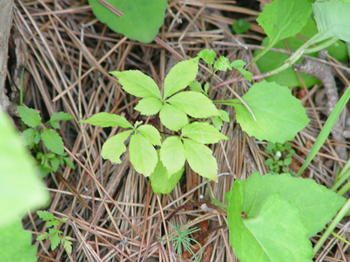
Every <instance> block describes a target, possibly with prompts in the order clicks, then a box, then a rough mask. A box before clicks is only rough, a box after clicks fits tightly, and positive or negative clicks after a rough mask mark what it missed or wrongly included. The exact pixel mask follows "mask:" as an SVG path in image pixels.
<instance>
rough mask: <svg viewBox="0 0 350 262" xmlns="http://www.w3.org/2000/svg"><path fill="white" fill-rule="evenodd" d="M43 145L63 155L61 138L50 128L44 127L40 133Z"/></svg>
mask: <svg viewBox="0 0 350 262" xmlns="http://www.w3.org/2000/svg"><path fill="white" fill-rule="evenodd" d="M41 138H42V140H43V142H44V144H45V146H46V147H47V148H48V149H50V150H51V151H52V152H54V153H55V154H57V155H63V152H64V151H63V141H62V138H61V137H60V136H59V135H58V134H57V133H56V132H55V131H54V130H52V129H46V130H44V131H43V133H42V134H41Z"/></svg>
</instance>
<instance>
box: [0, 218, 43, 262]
mask: <svg viewBox="0 0 350 262" xmlns="http://www.w3.org/2000/svg"><path fill="white" fill-rule="evenodd" d="M0 235H1V238H0V261H4V262H5V261H6V262H7V261H9V262H10V261H16V262H17V261H18V262H22V261H23V262H36V261H37V257H36V246H31V244H30V243H31V235H32V234H31V233H30V231H26V230H24V229H23V226H22V223H21V219H20V218H19V217H16V218H13V219H12V221H11V223H10V224H8V225H7V226H1V227H0Z"/></svg>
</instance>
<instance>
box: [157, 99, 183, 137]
mask: <svg viewBox="0 0 350 262" xmlns="http://www.w3.org/2000/svg"><path fill="white" fill-rule="evenodd" d="M159 118H160V121H161V122H162V124H163V125H164V126H165V127H167V128H169V129H170V130H172V131H178V130H179V129H180V128H182V127H184V126H185V125H187V124H188V117H187V115H186V114H185V113H184V112H183V111H181V110H180V109H177V108H176V107H174V106H172V105H169V104H167V103H165V104H164V105H163V107H162V109H161V110H160V113H159Z"/></svg>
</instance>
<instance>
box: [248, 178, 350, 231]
mask: <svg viewBox="0 0 350 262" xmlns="http://www.w3.org/2000/svg"><path fill="white" fill-rule="evenodd" d="M243 183H244V188H245V197H244V207H243V211H244V212H246V214H247V215H248V216H252V217H254V216H256V214H257V213H258V212H259V209H260V208H261V205H262V203H263V202H264V200H265V199H266V198H267V197H268V196H269V195H271V194H274V193H276V192H278V193H279V194H280V196H281V198H283V199H286V200H288V201H290V203H291V204H292V205H293V206H295V207H297V208H299V210H300V218H301V220H302V221H303V223H304V225H305V226H306V227H307V228H308V230H309V231H310V233H309V237H311V236H314V235H316V233H318V232H319V231H321V230H322V229H323V228H324V226H325V224H326V223H328V222H329V221H330V220H331V219H332V218H333V217H334V216H335V214H336V213H337V212H338V210H339V209H340V208H341V207H342V206H343V205H344V204H345V202H346V199H345V198H344V197H342V196H339V195H337V194H336V193H334V192H333V191H331V190H329V189H327V188H326V187H324V186H321V185H318V184H316V182H315V181H314V180H312V179H303V178H296V177H292V176H290V174H282V175H271V174H266V175H264V176H261V175H260V174H259V172H255V173H254V174H252V175H251V176H250V177H249V178H248V179H246V180H244V181H243Z"/></svg>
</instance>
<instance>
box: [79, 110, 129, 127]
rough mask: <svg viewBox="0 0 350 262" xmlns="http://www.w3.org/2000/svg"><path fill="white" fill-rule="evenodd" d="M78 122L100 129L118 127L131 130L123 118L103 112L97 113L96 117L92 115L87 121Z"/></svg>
mask: <svg viewBox="0 0 350 262" xmlns="http://www.w3.org/2000/svg"><path fill="white" fill-rule="evenodd" d="M79 122H80V123H88V124H91V125H94V126H101V127H115V126H120V127H123V128H133V126H132V124H130V123H129V122H128V120H126V119H125V118H124V117H122V116H118V115H115V114H109V113H105V112H101V113H98V114H96V115H93V116H92V117H90V118H89V119H86V120H82V121H79Z"/></svg>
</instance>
